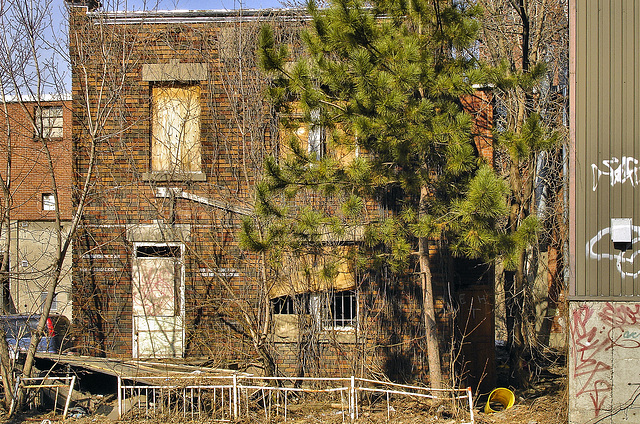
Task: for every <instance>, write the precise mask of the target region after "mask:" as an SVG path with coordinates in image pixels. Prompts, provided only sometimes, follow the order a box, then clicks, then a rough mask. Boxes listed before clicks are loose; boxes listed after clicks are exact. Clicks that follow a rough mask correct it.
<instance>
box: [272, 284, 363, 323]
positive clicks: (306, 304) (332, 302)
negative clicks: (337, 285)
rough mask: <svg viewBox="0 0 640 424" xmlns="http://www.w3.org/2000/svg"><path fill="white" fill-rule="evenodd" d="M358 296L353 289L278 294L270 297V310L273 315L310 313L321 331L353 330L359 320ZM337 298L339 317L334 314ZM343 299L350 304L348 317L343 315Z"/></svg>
mask: <svg viewBox="0 0 640 424" xmlns="http://www.w3.org/2000/svg"><path fill="white" fill-rule="evenodd" d="M358 297H359V296H358V291H357V290H355V289H348V290H340V291H335V290H326V291H321V292H316V293H302V294H297V295H292V296H289V295H287V296H280V297H276V298H273V299H271V308H272V309H271V310H272V313H273V314H275V315H311V316H312V317H313V319H314V320H315V322H316V324H317V325H318V328H320V329H321V330H322V331H330V330H333V331H354V330H356V329H357V328H358V324H359V322H360V307H359V302H358ZM337 299H341V302H340V303H341V305H342V311H343V312H342V313H341V314H340V315H341V316H340V317H337V316H336V306H337V303H336V300H337ZM345 299H349V305H350V306H349V308H348V309H349V314H348V315H349V317H348V318H346V317H344V316H345V312H344V311H345V310H346V309H347V308H344V306H345ZM297 302H300V303H297Z"/></svg>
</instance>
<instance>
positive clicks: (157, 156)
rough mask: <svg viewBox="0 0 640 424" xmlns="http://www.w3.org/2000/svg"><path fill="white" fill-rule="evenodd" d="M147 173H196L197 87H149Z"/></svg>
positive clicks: (197, 142)
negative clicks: (148, 154)
mask: <svg viewBox="0 0 640 424" xmlns="http://www.w3.org/2000/svg"><path fill="white" fill-rule="evenodd" d="M152 96H153V106H152V109H153V110H152V115H153V122H152V127H153V137H152V143H151V144H152V146H151V169H152V170H153V171H155V172H171V173H176V172H177V173H184V172H200V171H201V159H200V156H201V153H200V87H199V86H182V87H180V86H171V87H168V86H156V87H153V92H152Z"/></svg>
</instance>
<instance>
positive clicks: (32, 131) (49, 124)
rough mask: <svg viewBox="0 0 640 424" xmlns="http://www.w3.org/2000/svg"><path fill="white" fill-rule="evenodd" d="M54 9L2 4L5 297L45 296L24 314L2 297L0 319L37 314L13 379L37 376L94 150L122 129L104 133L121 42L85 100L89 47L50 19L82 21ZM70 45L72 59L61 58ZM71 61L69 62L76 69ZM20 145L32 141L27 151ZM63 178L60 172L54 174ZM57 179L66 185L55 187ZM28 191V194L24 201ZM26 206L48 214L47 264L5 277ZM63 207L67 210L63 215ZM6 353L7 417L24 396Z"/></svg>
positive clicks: (115, 105) (1, 356)
mask: <svg viewBox="0 0 640 424" xmlns="http://www.w3.org/2000/svg"><path fill="white" fill-rule="evenodd" d="M56 7H60V6H57V5H54V4H53V2H49V1H44V2H40V3H19V2H18V3H16V2H5V3H2V7H0V21H1V22H2V25H3V27H4V29H5V30H4V31H3V34H2V36H0V58H1V61H2V64H1V65H0V72H2V83H1V84H0V90H1V93H0V94H1V95H2V100H3V116H2V118H3V119H2V124H3V127H2V134H3V137H2V148H3V150H4V151H5V152H6V153H7V156H6V157H7V161H6V162H5V163H3V165H4V169H3V171H2V175H1V178H0V186H1V188H2V193H3V194H2V207H1V208H0V212H1V213H2V219H1V225H2V235H3V238H2V252H3V265H2V279H3V280H2V281H3V293H5V294H6V293H9V290H8V284H9V282H10V281H11V284H16V285H25V284H26V282H27V281H29V280H32V279H33V277H32V276H33V275H38V276H39V281H40V283H39V285H40V288H41V291H42V295H39V294H37V301H35V302H33V303H32V304H31V305H28V304H27V305H22V302H20V303H21V304H20V305H15V303H16V302H15V299H12V298H10V297H8V296H5V302H3V311H4V313H7V312H16V311H18V312H20V313H24V314H28V315H31V314H39V315H38V316H39V321H38V324H37V328H36V329H35V330H34V331H32V335H31V342H30V345H29V347H28V350H27V352H26V357H25V358H24V362H22V363H21V364H20V370H19V371H18V373H19V374H21V375H22V376H32V374H33V372H34V361H35V354H36V351H37V349H38V343H39V341H40V338H41V337H42V335H43V334H44V331H45V328H46V325H47V319H48V317H49V314H50V312H51V311H52V305H53V304H54V301H55V299H56V296H57V294H58V290H59V288H60V283H61V281H62V280H63V278H66V277H67V273H69V268H70V267H69V261H70V255H71V250H72V240H73V239H74V237H76V235H77V232H78V229H79V228H80V223H81V218H82V216H83V213H84V209H85V206H86V204H87V201H88V196H89V195H90V194H91V193H92V189H93V177H94V165H95V159H96V148H97V146H99V145H101V144H102V143H105V141H106V140H108V139H109V138H111V137H113V136H114V135H116V134H118V133H119V131H121V128H113V127H111V126H109V125H106V122H107V121H108V119H109V117H110V116H112V115H113V114H115V113H117V112H116V110H118V109H119V108H121V107H122V104H121V103H119V97H118V94H119V92H120V90H121V87H122V84H123V82H122V80H118V79H117V78H114V76H116V75H118V71H122V67H119V66H117V63H118V62H117V55H113V54H114V53H117V51H115V50H113V47H114V42H115V43H117V42H118V40H116V39H115V38H114V37H113V34H112V33H102V36H103V39H102V41H103V43H102V44H101V45H102V47H103V48H104V49H103V50H102V53H103V54H105V55H108V56H109V60H110V61H111V62H110V63H109V65H108V67H107V66H105V67H104V68H103V69H102V70H101V71H102V78H101V80H102V85H101V86H100V87H99V89H98V90H92V89H91V88H90V87H89V85H88V84H86V82H87V78H89V77H90V75H91V73H92V72H93V71H94V69H91V70H90V69H89V68H88V66H87V65H88V52H87V51H86V46H87V45H86V43H85V42H84V41H86V40H82V39H81V36H80V34H73V35H72V37H71V39H70V40H69V43H68V42H67V38H66V36H65V35H62V36H61V35H60V34H66V26H63V27H62V28H58V27H54V20H53V16H54V15H58V14H60V13H61V14H62V15H63V16H69V19H71V20H72V21H73V20H75V19H79V18H80V17H81V15H78V14H77V12H76V11H75V8H73V7H72V8H71V9H64V10H56V9H55V8H56ZM68 12H70V14H69V15H68ZM109 41H111V43H109ZM69 44H70V45H71V52H72V54H71V55H69V51H68V50H67V46H69ZM110 48H111V50H109V49H110ZM91 53H95V52H91ZM70 58H73V61H71V59H70ZM70 68H71V69H72V70H73V74H74V78H77V79H78V81H80V84H77V85H75V87H76V88H77V90H76V92H75V93H74V95H73V100H72V101H73V106H72V108H73V110H74V119H75V123H74V125H78V126H81V127H82V128H83V129H84V130H85V131H84V132H83V133H82V134H81V135H80V137H82V143H81V145H82V148H81V149H79V150H77V151H76V152H75V153H76V154H77V156H76V157H75V158H74V160H76V161H84V163H86V164H87V167H86V168H85V172H84V173H83V174H82V175H81V176H80V177H79V178H77V179H76V180H75V185H74V186H73V187H72V185H71V178H70V175H71V173H70V169H71V164H72V160H71V158H72V156H71V155H72V152H71V150H70V149H69V147H70V143H69V144H61V142H60V140H59V139H60V138H61V136H62V131H63V128H62V127H64V137H66V140H67V142H69V140H70V134H69V133H68V131H69V130H68V129H69V128H70V124H69V123H68V122H65V124H64V125H63V124H62V121H63V116H64V121H68V118H70V117H71V113H70V110H69V107H70V104H71V102H70V101H66V100H65V99H67V98H68V96H69V95H68V94H67V93H68V88H67V86H68V82H69V71H70V70H71V69H70ZM125 71H126V70H125ZM51 99H53V100H57V101H58V102H59V103H58V105H57V106H56V108H57V109H56V110H55V111H52V110H50V108H49V106H50V105H51V104H52V103H51V101H50V100H51ZM25 139H28V140H30V143H28V144H27V146H26V148H25V146H24V140H25ZM62 145H64V146H66V150H64V149H61V146H62ZM17 155H18V156H17ZM16 158H19V159H21V160H22V161H23V162H24V161H25V160H26V161H27V162H28V163H30V164H31V168H30V169H28V168H29V167H28V166H27V167H25V166H24V163H23V164H22V166H21V167H19V166H18V162H19V161H18V160H16ZM63 168H65V169H64V171H65V172H63V173H62V174H61V170H62V169H63ZM25 169H26V170H25ZM25 172H26V173H27V176H25ZM29 173H31V174H29ZM34 174H37V175H34ZM29 175H31V176H29ZM61 175H63V176H64V178H61ZM29 178H31V180H29ZM35 180H38V181H39V184H40V185H39V186H38V187H37V190H33V189H34V188H35V187H28V186H27V187H25V185H26V183H32V182H33V181H35ZM29 190H32V192H29ZM25 191H26V192H27V193H30V194H27V195H25V194H24V193H25ZM40 192H44V193H46V195H44V194H43V195H42V199H40V198H39V195H40ZM25 196H26V197H25ZM71 198H73V204H71ZM29 203H32V204H36V205H40V207H41V209H45V210H46V212H43V213H42V217H41V219H42V220H44V221H49V222H51V223H52V225H51V226H50V228H51V233H50V235H49V236H48V239H49V241H46V240H45V241H43V242H42V243H47V246H46V250H47V254H46V255H43V256H42V257H41V258H39V260H38V261H37V269H29V270H26V269H23V268H24V267H10V263H9V258H8V255H9V251H10V249H11V246H12V240H11V237H12V231H11V230H10V226H11V225H15V224H14V222H15V220H16V219H17V218H18V215H17V213H18V212H17V211H18V210H19V208H20V207H22V206H24V204H29ZM65 205H66V207H63V206H65ZM43 249H44V247H43ZM32 268H36V267H35V266H34V267H32ZM65 290H68V289H65ZM11 293H12V294H13V293H14V291H11ZM12 303H13V305H12ZM9 353H10V352H9V348H8V345H7V342H6V339H5V337H1V340H0V361H1V367H2V375H3V385H4V396H5V397H4V403H5V406H6V407H7V408H8V407H9V406H10V405H13V406H14V408H13V410H12V411H11V412H13V411H16V410H17V409H19V408H20V407H21V403H22V401H23V393H22V392H21V391H20V390H18V392H17V393H16V392H14V389H15V387H16V386H15V385H14V381H15V380H14V378H15V375H16V374H14V367H16V366H17V363H16V362H15V357H14V356H15V355H10V354H9Z"/></svg>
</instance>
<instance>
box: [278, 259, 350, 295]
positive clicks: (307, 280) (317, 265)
mask: <svg viewBox="0 0 640 424" xmlns="http://www.w3.org/2000/svg"><path fill="white" fill-rule="evenodd" d="M351 248H352V247H350V246H340V247H333V248H331V249H328V250H329V251H328V252H326V255H317V254H316V255H314V254H307V255H299V256H297V258H290V259H289V260H288V261H287V266H286V267H287V271H286V272H285V273H284V274H285V275H286V277H284V278H282V279H281V280H279V281H278V282H277V283H276V284H274V285H273V286H272V287H271V288H270V290H269V297H270V298H271V299H274V298H277V297H280V296H288V295H296V294H300V293H308V292H319V291H326V290H337V291H342V290H353V289H355V288H356V278H355V266H354V263H353V260H351V259H350V258H349V257H350V255H349V249H351ZM325 267H328V268H331V270H332V273H333V276H332V277H331V278H327V276H326V275H325V274H326V273H325V272H324V271H325V269H324V268H325Z"/></svg>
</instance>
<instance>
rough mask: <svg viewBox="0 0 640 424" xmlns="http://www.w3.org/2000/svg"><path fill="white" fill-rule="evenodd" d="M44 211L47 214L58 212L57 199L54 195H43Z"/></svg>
mask: <svg viewBox="0 0 640 424" xmlns="http://www.w3.org/2000/svg"><path fill="white" fill-rule="evenodd" d="M41 201H42V210H43V211H46V212H51V211H56V210H57V209H58V208H57V205H56V197H55V195H54V194H53V193H42V198H41Z"/></svg>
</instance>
